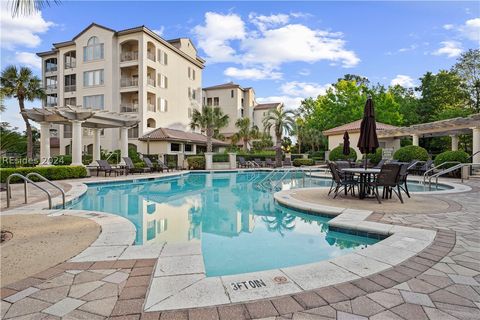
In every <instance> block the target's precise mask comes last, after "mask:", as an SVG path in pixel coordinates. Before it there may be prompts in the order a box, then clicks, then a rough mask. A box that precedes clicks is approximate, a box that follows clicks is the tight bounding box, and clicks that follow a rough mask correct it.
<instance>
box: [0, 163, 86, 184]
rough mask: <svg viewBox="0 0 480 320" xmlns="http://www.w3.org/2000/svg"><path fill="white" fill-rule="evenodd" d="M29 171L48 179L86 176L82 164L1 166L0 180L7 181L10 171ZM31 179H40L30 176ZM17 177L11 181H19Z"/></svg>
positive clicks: (23, 173) (25, 173) (25, 172)
mask: <svg viewBox="0 0 480 320" xmlns="http://www.w3.org/2000/svg"><path fill="white" fill-rule="evenodd" d="M30 172H36V173H38V174H40V175H42V176H44V177H45V178H47V179H48V180H62V179H77V178H85V177H86V176H87V169H86V168H85V167H83V166H48V167H33V168H32V167H24V168H3V169H0V182H2V183H5V182H7V178H8V176H9V175H11V174H12V173H19V174H21V175H23V176H24V175H27V174H28V173H30ZM32 180H33V181H40V180H38V179H37V178H35V177H32ZM20 181H22V180H21V179H19V178H12V180H11V182H20Z"/></svg>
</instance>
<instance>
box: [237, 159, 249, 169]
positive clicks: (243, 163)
mask: <svg viewBox="0 0 480 320" xmlns="http://www.w3.org/2000/svg"><path fill="white" fill-rule="evenodd" d="M238 166H239V167H240V168H248V163H247V161H245V158H244V157H238Z"/></svg>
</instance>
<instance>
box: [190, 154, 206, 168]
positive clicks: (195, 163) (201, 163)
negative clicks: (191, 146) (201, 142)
mask: <svg viewBox="0 0 480 320" xmlns="http://www.w3.org/2000/svg"><path fill="white" fill-rule="evenodd" d="M187 162H188V168H189V169H191V170H204V169H205V157H204V156H191V157H188V158H187Z"/></svg>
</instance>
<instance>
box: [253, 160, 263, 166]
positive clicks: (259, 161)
mask: <svg viewBox="0 0 480 320" xmlns="http://www.w3.org/2000/svg"><path fill="white" fill-rule="evenodd" d="M253 162H255V163H256V164H257V165H258V166H259V167H263V162H262V160H260V158H255V159H253Z"/></svg>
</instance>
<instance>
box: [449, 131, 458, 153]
mask: <svg viewBox="0 0 480 320" xmlns="http://www.w3.org/2000/svg"><path fill="white" fill-rule="evenodd" d="M450 137H451V138H452V151H457V150H458V136H457V135H455V134H454V135H451V136H450Z"/></svg>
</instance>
